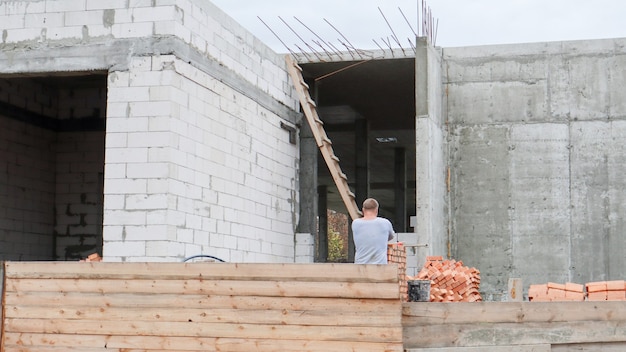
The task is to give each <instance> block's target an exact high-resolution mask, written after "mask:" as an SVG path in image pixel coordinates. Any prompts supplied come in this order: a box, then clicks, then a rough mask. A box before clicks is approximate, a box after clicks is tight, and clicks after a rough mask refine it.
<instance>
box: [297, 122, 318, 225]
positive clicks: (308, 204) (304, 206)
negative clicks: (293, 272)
mask: <svg viewBox="0 0 626 352" xmlns="http://www.w3.org/2000/svg"><path fill="white" fill-rule="evenodd" d="M318 155H319V150H318V149H317V144H316V143H315V138H313V132H312V131H311V127H309V125H308V124H307V123H303V124H302V128H301V129H300V222H299V223H298V229H297V231H298V232H300V233H311V234H313V235H315V234H317V212H318V206H317V204H318V199H317V197H318V196H317V169H318V168H317V158H318Z"/></svg>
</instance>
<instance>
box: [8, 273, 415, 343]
mask: <svg viewBox="0 0 626 352" xmlns="http://www.w3.org/2000/svg"><path fill="white" fill-rule="evenodd" d="M4 273H5V282H4V285H5V286H4V293H3V295H4V296H3V302H4V304H3V309H4V312H3V319H2V323H3V329H2V332H3V333H2V341H1V345H0V350H1V351H2V352H14V351H22V352H28V351H39V352H46V351H90V352H91V351H93V352H97V351H103V352H104V351H125V352H138V351H161V352H165V351H241V352H243V351H245V352H249V351H284V352H289V351H294V352H295V351H298V352H300V351H327V352H328V351H331V352H332V351H337V352H339V351H341V352H344V351H360V352H367V351H403V346H402V325H401V323H402V322H401V320H402V319H401V316H402V303H401V301H400V297H399V291H398V276H397V275H398V274H397V267H396V266H395V265H350V264H232V263H103V262H102V263H98V262H94V263H81V262H7V263H5V265H4Z"/></svg>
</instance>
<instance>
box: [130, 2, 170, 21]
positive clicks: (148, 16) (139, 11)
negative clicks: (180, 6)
mask: <svg viewBox="0 0 626 352" xmlns="http://www.w3.org/2000/svg"><path fill="white" fill-rule="evenodd" d="M132 13H133V22H135V23H139V22H160V21H171V20H173V19H177V18H178V17H179V16H178V13H177V11H176V7H175V6H157V7H137V8H133V9H132Z"/></svg>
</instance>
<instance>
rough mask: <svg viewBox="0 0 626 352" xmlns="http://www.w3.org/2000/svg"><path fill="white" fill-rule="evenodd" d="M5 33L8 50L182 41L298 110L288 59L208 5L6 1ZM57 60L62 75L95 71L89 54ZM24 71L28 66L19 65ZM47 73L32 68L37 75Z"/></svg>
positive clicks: (2, 11)
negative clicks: (72, 67) (72, 70)
mask: <svg viewBox="0 0 626 352" xmlns="http://www.w3.org/2000/svg"><path fill="white" fill-rule="evenodd" d="M0 32H1V33H2V41H1V42H0V43H1V44H2V45H4V46H5V47H6V48H11V47H15V48H20V47H22V46H26V47H32V46H33V45H34V44H36V45H37V46H42V45H43V44H46V45H47V46H49V47H60V46H61V47H67V46H80V45H85V44H95V43H111V42H112V41H113V40H139V38H177V39H179V40H181V41H182V42H184V43H186V44H187V45H189V46H190V47H191V48H193V49H194V50H197V51H198V52H200V53H201V54H203V55H205V56H206V57H207V58H208V59H209V60H212V61H216V62H219V63H220V65H223V66H225V67H226V68H228V69H229V70H232V71H233V72H234V73H235V74H237V75H239V76H240V77H241V78H242V79H244V80H246V81H248V82H250V83H252V84H253V85H255V86H256V87H258V89H259V90H261V91H263V92H265V93H266V94H268V95H270V96H272V97H273V98H275V99H277V100H279V101H280V102H281V103H283V104H285V105H286V106H289V107H291V108H293V109H296V108H297V101H296V100H294V99H293V98H292V97H291V87H290V84H289V83H288V81H287V80H286V77H287V73H286V72H285V70H284V59H283V57H282V56H280V55H277V54H275V53H274V52H273V51H272V50H271V49H269V48H268V47H267V46H265V45H264V44H263V43H261V42H260V41H259V40H258V39H257V38H255V37H254V35H252V34H251V33H249V32H248V31H247V30H245V29H244V28H243V27H242V26H241V25H240V24H238V23H237V22H235V21H234V20H233V19H232V18H230V17H229V16H228V15H226V14H225V13H224V12H223V11H222V10H220V9H219V8H218V7H216V6H215V5H213V4H212V3H210V2H209V1H207V0H202V1H200V0H158V1H152V0H150V1H147V0H130V1H128V0H108V1H102V0H42V1H0ZM86 50H87V49H86ZM55 60H57V61H58V62H59V64H58V66H59V67H58V69H59V71H66V70H68V69H69V68H68V67H70V66H69V65H76V66H80V67H86V66H89V60H92V59H91V58H90V56H89V55H85V56H84V57H81V58H72V60H71V61H70V62H65V61H63V58H50V62H52V63H54V62H55ZM77 60H80V61H81V62H76V61H77ZM61 62H63V63H64V64H61ZM22 66H26V67H28V63H20V65H18V67H22ZM42 69H43V68H42V67H37V66H30V67H28V70H30V71H32V72H38V71H41V70H42Z"/></svg>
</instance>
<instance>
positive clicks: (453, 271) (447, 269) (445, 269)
mask: <svg viewBox="0 0 626 352" xmlns="http://www.w3.org/2000/svg"><path fill="white" fill-rule="evenodd" d="M408 279H409V280H430V301H431V302H479V301H482V297H481V296H480V292H479V291H478V288H479V286H480V271H479V270H478V269H476V268H469V267H467V266H464V265H463V262H462V261H455V260H454V259H447V260H443V257H441V256H429V257H426V264H424V267H423V268H422V270H420V272H419V273H418V274H417V276H415V277H408Z"/></svg>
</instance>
